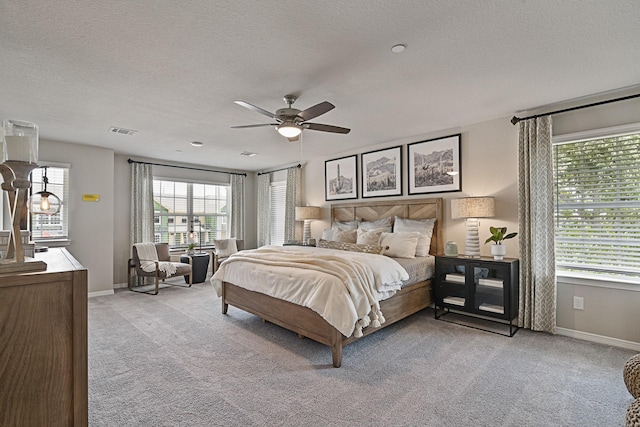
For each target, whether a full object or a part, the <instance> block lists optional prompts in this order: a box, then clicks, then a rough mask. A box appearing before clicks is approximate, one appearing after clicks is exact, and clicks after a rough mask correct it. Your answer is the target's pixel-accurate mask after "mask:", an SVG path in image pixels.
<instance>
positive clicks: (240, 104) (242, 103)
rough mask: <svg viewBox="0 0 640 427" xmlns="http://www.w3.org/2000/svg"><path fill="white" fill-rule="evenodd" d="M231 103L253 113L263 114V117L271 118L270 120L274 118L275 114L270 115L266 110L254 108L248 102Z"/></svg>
mask: <svg viewBox="0 0 640 427" xmlns="http://www.w3.org/2000/svg"><path fill="white" fill-rule="evenodd" d="M233 102H235V103H236V104H238V105H239V106H241V107H244V108H248V109H249V110H252V111H255V112H256V113H260V114H263V115H265V116H267V117H271V118H272V119H275V118H276V116H275V114H273V113H270V112H268V111H267V110H263V109H262V108H260V107H256V106H255V105H252V104H249V103H248V102H245V101H240V100H236V101H233Z"/></svg>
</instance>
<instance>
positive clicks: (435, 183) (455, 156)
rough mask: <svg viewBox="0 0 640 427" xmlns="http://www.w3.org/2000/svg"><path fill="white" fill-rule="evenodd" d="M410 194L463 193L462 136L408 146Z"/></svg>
mask: <svg viewBox="0 0 640 427" xmlns="http://www.w3.org/2000/svg"><path fill="white" fill-rule="evenodd" d="M407 156H408V168H407V169H408V170H409V194H423V193H445V192H451V191H461V190H462V187H461V182H462V177H461V175H462V171H461V170H460V163H461V155H460V134H457V135H451V136H445V137H443V138H437V139H430V140H427V141H420V142H414V143H412V144H409V145H407Z"/></svg>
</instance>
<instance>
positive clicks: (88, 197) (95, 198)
mask: <svg viewBox="0 0 640 427" xmlns="http://www.w3.org/2000/svg"><path fill="white" fill-rule="evenodd" d="M82 201H83V202H99V201H100V195H99V194H83V195H82Z"/></svg>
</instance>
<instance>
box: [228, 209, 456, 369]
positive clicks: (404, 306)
mask: <svg viewBox="0 0 640 427" xmlns="http://www.w3.org/2000/svg"><path fill="white" fill-rule="evenodd" d="M394 215H397V216H399V217H403V218H410V219H426V218H436V223H435V226H434V229H433V237H432V239H431V249H430V253H431V254H432V255H435V254H440V253H442V252H443V251H444V243H443V240H444V239H443V231H442V223H443V211H442V199H441V198H433V199H413V200H393V201H374V202H354V203H338V204H333V205H331V219H332V221H350V220H353V219H360V220H362V221H373V220H376V219H380V218H384V217H388V216H390V217H392V218H393V217H394ZM431 302H432V292H431V279H429V280H426V281H423V282H419V283H415V284H413V285H410V286H405V287H404V288H402V289H401V290H400V291H398V292H397V293H396V294H395V295H394V296H393V297H391V298H388V299H386V300H384V301H381V302H380V308H381V310H382V313H383V314H384V317H385V319H386V322H385V323H384V324H383V325H382V327H380V328H371V327H369V328H364V329H363V331H362V332H363V335H364V336H366V335H369V334H370V333H373V332H375V331H378V330H380V329H382V328H383V327H386V326H388V325H391V324H393V323H395V322H397V321H398V320H401V319H404V318H405V317H407V316H410V315H411V314H414V313H416V312H418V311H420V310H422V309H424V308H425V307H428V306H429V305H431ZM229 304H231V305H233V306H234V307H237V308H239V309H242V310H244V311H247V312H249V313H252V314H255V315H256V316H258V317H260V318H262V319H263V320H264V321H268V322H271V323H274V324H276V325H279V326H281V327H283V328H285V329H288V330H290V331H293V332H296V333H297V334H298V336H299V337H300V338H303V337H308V338H311V339H313V340H315V341H317V342H319V343H322V344H325V345H328V346H330V347H331V355H332V359H333V366H334V367H336V368H339V367H340V366H341V364H342V347H343V346H345V345H347V344H349V343H351V342H353V341H355V340H356V339H359V338H354V337H353V336H351V337H349V338H347V337H345V336H344V335H342V334H341V333H340V332H339V331H338V330H337V329H336V328H334V327H333V326H331V325H330V324H329V323H327V321H326V320H324V319H323V318H322V317H321V316H320V315H319V314H318V313H316V312H315V311H313V310H311V309H309V308H307V307H303V306H300V305H297V304H293V303H290V302H288V301H284V300H280V299H277V298H273V297H271V296H269V295H265V294H261V293H259V292H253V291H248V290H246V289H244V288H241V287H240V286H236V285H234V284H232V283H228V282H223V283H222V313H223V314H226V313H227V309H228V307H229Z"/></svg>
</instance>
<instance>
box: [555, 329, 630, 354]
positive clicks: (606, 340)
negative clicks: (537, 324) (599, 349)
mask: <svg viewBox="0 0 640 427" xmlns="http://www.w3.org/2000/svg"><path fill="white" fill-rule="evenodd" d="M555 333H556V334H558V335H562V336H565V337H571V338H577V339H579V340H585V341H591V342H595V343H599V344H606V345H611V346H613V347H620V348H626V349H628V350H634V351H639V352H640V343H637V342H633V341H627V340H621V339H618V338H611V337H605V336H604V335H596V334H591V333H589V332H582V331H576V330H573V329H566V328H559V327H557V326H556V328H555Z"/></svg>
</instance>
